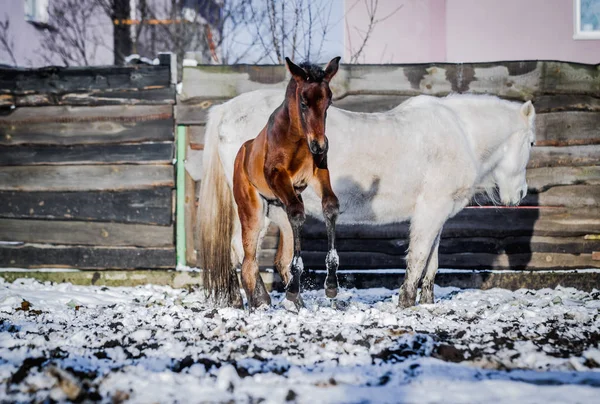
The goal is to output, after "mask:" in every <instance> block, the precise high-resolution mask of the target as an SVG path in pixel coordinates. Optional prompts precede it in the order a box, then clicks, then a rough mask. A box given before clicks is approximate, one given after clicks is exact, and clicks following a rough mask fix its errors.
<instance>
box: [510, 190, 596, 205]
mask: <svg viewBox="0 0 600 404" xmlns="http://www.w3.org/2000/svg"><path fill="white" fill-rule="evenodd" d="M521 205H523V206H566V207H570V208H582V207H597V206H600V186H598V185H563V186H558V187H553V188H550V189H548V190H546V191H544V192H541V193H539V194H538V193H528V194H527V196H526V197H525V199H524V200H523V201H521Z"/></svg>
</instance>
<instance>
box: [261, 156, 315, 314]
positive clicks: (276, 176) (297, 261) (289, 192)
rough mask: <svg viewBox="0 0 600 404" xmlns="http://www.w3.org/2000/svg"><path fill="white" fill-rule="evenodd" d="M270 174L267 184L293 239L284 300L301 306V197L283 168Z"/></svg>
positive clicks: (275, 169) (302, 206)
mask: <svg viewBox="0 0 600 404" xmlns="http://www.w3.org/2000/svg"><path fill="white" fill-rule="evenodd" d="M270 172H271V176H266V178H267V182H268V184H269V187H270V188H271V190H272V191H273V193H274V194H275V196H277V198H279V200H280V201H281V202H282V203H283V205H284V207H285V211H286V213H287V217H288V220H289V222H290V224H291V226H292V233H293V237H294V254H293V256H292V263H291V265H290V280H289V282H288V283H287V285H286V287H285V290H286V298H287V299H288V300H290V301H292V302H294V303H296V305H301V304H302V303H301V299H300V277H301V276H302V272H303V271H304V264H303V263H302V257H301V256H300V252H301V245H300V233H301V230H302V225H303V224H304V221H305V220H306V215H305V213H304V203H303V202H302V197H301V196H300V195H298V194H297V193H296V190H295V189H294V187H293V185H292V179H291V177H290V175H289V173H288V171H287V170H286V169H285V168H279V167H277V168H273V169H272V170H271V171H270Z"/></svg>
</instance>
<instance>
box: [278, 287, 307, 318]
mask: <svg viewBox="0 0 600 404" xmlns="http://www.w3.org/2000/svg"><path fill="white" fill-rule="evenodd" d="M281 305H282V306H283V308H284V309H286V310H287V311H291V312H292V313H296V314H298V313H299V312H300V309H302V308H304V301H303V300H302V296H300V294H299V293H290V292H287V293H286V295H285V299H283V301H282V302H281Z"/></svg>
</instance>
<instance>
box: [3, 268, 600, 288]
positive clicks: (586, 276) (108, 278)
mask: <svg viewBox="0 0 600 404" xmlns="http://www.w3.org/2000/svg"><path fill="white" fill-rule="evenodd" d="M261 276H262V278H263V281H264V282H265V284H266V286H267V288H268V289H269V290H273V289H275V290H279V291H282V290H283V284H282V282H281V279H280V278H279V275H277V274H274V273H272V272H261ZM338 276H339V281H340V286H341V287H343V288H358V289H365V288H374V287H384V288H388V289H397V288H399V287H400V284H401V283H402V281H403V280H404V271H401V270H399V271H341V272H339V273H338ZM0 277H1V278H4V279H5V280H6V281H7V282H13V281H14V280H15V279H19V278H33V279H37V280H39V281H41V282H55V283H62V282H70V283H72V284H74V285H96V286H138V285H145V284H155V285H168V286H172V287H175V288H182V287H188V286H202V273H201V272H183V271H174V270H169V271H166V270H135V271H69V272H66V271H33V270H27V271H1V270H0ZM435 281H436V282H435V283H436V284H437V285H439V286H455V287H459V288H475V289H491V288H504V289H510V290H516V289H521V288H525V289H542V288H555V287H556V286H558V285H561V286H564V287H574V288H577V289H580V290H583V291H588V292H589V291H591V290H592V289H600V272H598V271H589V270H582V271H554V272H542V271H530V272H499V271H498V272H491V271H456V272H450V271H444V272H441V273H439V274H438V275H437V277H436V280H435ZM324 282H325V272H324V271H311V272H307V273H305V274H304V276H303V282H302V283H303V288H305V289H321V288H323V284H324Z"/></svg>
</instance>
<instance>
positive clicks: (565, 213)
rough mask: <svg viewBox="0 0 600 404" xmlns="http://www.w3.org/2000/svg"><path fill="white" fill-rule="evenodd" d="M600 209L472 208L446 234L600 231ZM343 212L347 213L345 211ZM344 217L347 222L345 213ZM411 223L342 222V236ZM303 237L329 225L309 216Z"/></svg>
mask: <svg viewBox="0 0 600 404" xmlns="http://www.w3.org/2000/svg"><path fill="white" fill-rule="evenodd" d="M597 212H598V210H597V209H596V208H595V207H594V208H590V209H570V208H553V209H541V210H539V209H522V208H515V209H508V208H505V209H494V208H482V209H480V208H470V209H469V208H468V209H464V210H463V211H462V212H460V213H459V214H458V215H456V216H455V217H454V218H452V219H450V220H449V221H448V222H446V225H445V226H444V230H443V232H442V237H486V236H490V235H492V236H493V237H497V238H501V237H509V236H532V235H535V236H557V237H563V236H564V237H574V236H584V235H586V234H597V233H600V215H598V213H597ZM342 215H343V214H342ZM340 220H341V221H343V218H342V216H340ZM408 228H409V226H408V223H396V224H388V225H380V226H354V225H344V224H339V225H338V226H337V227H336V237H337V238H338V239H362V238H372V239H386V238H389V239H395V238H406V237H407V236H408ZM302 234H303V237H305V238H307V239H308V238H318V239H323V238H325V237H326V233H325V225H324V224H323V223H322V222H319V221H318V220H316V219H314V218H309V219H307V221H306V224H305V225H304V227H303V232H302Z"/></svg>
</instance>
